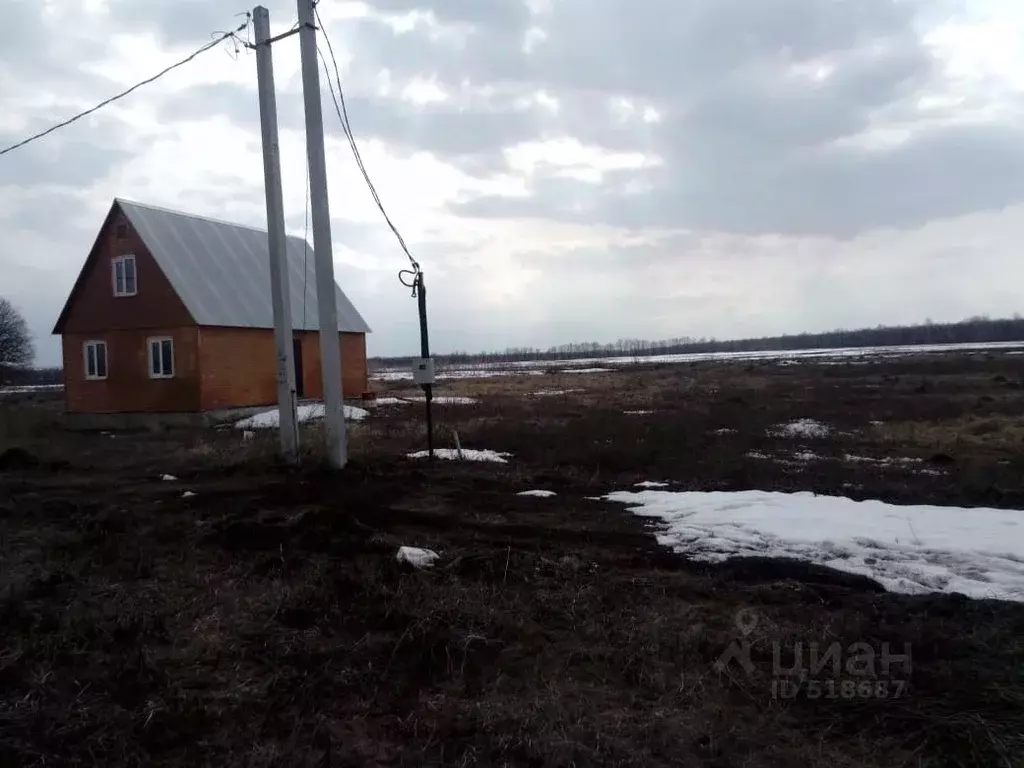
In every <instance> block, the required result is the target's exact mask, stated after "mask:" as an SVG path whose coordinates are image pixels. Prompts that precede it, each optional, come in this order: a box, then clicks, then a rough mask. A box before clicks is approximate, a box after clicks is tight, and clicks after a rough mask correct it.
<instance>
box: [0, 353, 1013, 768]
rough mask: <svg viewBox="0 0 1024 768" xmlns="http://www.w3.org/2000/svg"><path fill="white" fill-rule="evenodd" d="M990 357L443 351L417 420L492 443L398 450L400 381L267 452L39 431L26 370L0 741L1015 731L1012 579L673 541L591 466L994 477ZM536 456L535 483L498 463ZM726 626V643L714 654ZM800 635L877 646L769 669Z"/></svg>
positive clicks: (15, 467) (173, 759) (669, 752)
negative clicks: (934, 588) (293, 449)
mask: <svg viewBox="0 0 1024 768" xmlns="http://www.w3.org/2000/svg"><path fill="white" fill-rule="evenodd" d="M1022 383H1024V357H1022V356H1004V355H1000V354H975V355H969V356H968V355H963V356H944V357H926V358H908V359H903V360H886V361H883V362H877V363H855V364H850V365H819V364H800V365H780V364H777V363H763V364H762V363H759V364H754V365H747V364H692V365H675V366H663V367H657V368H630V369H625V370H621V371H617V372H614V373H595V374H566V373H561V374H558V373H555V374H547V375H541V376H517V377H507V378H491V379H484V380H456V381H450V382H445V383H444V384H443V385H442V386H441V387H439V390H440V391H439V394H440V395H443V396H470V397H474V398H477V399H478V400H479V402H478V403H476V404H472V405H441V406H437V407H436V414H437V434H438V442H439V444H442V445H445V446H448V447H450V446H452V444H453V440H454V438H453V435H452V432H453V430H457V432H458V435H459V438H460V441H461V444H462V445H463V447H466V448H489V449H493V450H498V451H506V452H509V453H511V454H512V455H511V457H509V459H508V463H507V464H472V463H456V462H442V461H438V462H435V463H434V464H430V463H428V462H426V461H421V460H411V459H408V458H406V457H405V454H406V453H407V452H409V451H414V450H418V449H421V448H423V447H425V439H424V433H423V421H422V415H423V414H422V406H421V405H415V404H406V405H398V406H378V407H377V408H376V409H374V411H373V413H372V414H371V415H370V416H369V417H368V418H367V419H366V420H365V421H363V422H361V423H358V424H351V425H350V427H351V429H350V431H349V438H350V441H351V452H352V461H351V464H350V466H349V467H348V468H347V469H346V470H345V471H344V472H343V473H340V474H333V473H331V472H328V471H326V470H324V469H322V468H320V467H319V466H318V464H317V460H316V455H315V454H316V450H315V446H316V440H317V438H318V433H317V428H316V427H309V428H305V429H304V432H303V440H304V445H306V446H309V449H308V451H307V454H306V456H305V463H304V465H303V466H302V468H300V469H287V468H283V467H280V466H278V465H277V464H276V463H275V461H274V459H273V452H274V436H273V435H265V436H262V435H261V436H259V437H258V438H257V439H256V440H253V441H245V440H242V439H241V435H240V434H239V432H238V430H232V429H226V430H211V431H207V432H202V433H199V432H162V433H146V434H131V435H127V434H116V435H114V434H91V435H81V434H71V433H68V432H65V431H64V430H63V429H62V428H61V414H60V403H59V401H54V400H53V399H52V397H49V396H44V395H29V396H8V397H5V398H3V399H0V563H2V567H0V638H2V639H0V765H3V766H16V765H46V766H51V765H103V766H121V765H156V766H159V765H174V766H198V765H211V766H234V765H238V766H242V765H245V766H271V765H275V766H277V765H280V766H374V765H379V766H385V765H386V766H396V765H409V766H435V765H437V766H439V765H452V766H470V765H510V766H543V765H561V766H569V765H576V766H584V765H615V766H657V765H666V766H667V765H687V766H690V765H692V766H715V767H718V768H725V767H727V766H728V767H730V768H740V767H741V766H742V767H744V768H757V767H760V766H780V767H782V766H784V767H787V768H788V767H791V766H796V767H799V766H828V767H829V768H845V767H846V766H851V767H852V766H917V767H918V768H924V767H929V768H937V767H939V766H978V767H979V768H981V767H984V768H994V767H997V766H1017V765H1024V605H1020V604H1016V603H1007V602H998V601H972V600H968V599H966V598H962V597H957V596H923V597H922V596H919V597H910V596H900V595H894V594H889V593H885V592H883V591H882V590H881V589H880V588H879V586H878V585H877V584H875V583H874V582H871V581H870V580H867V579H864V578H859V577H853V576H844V575H843V574H839V573H836V572H833V571H829V570H827V569H823V568H812V567H809V566H806V565H802V564H800V563H793V562H784V561H759V560H756V559H750V560H742V561H732V562H730V563H727V564H725V565H723V566H710V565H702V564H698V563H692V562H689V561H688V560H687V559H686V558H685V557H683V556H680V555H675V554H672V553H670V552H668V551H666V550H664V549H662V548H661V547H659V546H658V545H657V544H656V543H655V540H654V536H653V535H652V532H651V529H650V527H649V526H648V525H647V524H645V522H644V521H643V520H642V519H640V518H637V517H635V516H633V515H631V514H630V513H629V512H628V511H626V510H625V509H624V508H622V507H621V506H618V505H613V504H609V503H606V502H602V501H598V500H595V499H594V497H597V496H600V495H601V494H604V493H607V492H609V491H613V490H628V489H629V488H630V487H631V486H632V484H633V483H636V482H640V481H644V480H671V481H677V482H678V483H679V485H680V487H683V488H688V489H692V490H710V489H716V490H740V489H754V488H757V489H763V490H808V491H815V492H818V493H824V494H843V495H848V496H851V497H854V498H878V499H883V500H887V501H893V502H902V503H911V502H913V503H935V504H956V505H985V506H1001V507H1008V508H1016V509H1022V510H1024V450H1022V449H1024V388H1022ZM565 390H578V391H572V392H567V393H566V392H565ZM538 391H545V392H549V393H550V392H562V394H547V395H534V394H531V393H535V392H538ZM381 393H382V394H385V393H386V394H398V395H402V394H412V393H414V390H412V389H411V388H408V387H406V388H404V389H403V386H402V385H401V384H400V383H397V384H396V383H390V384H387V385H381ZM627 411H634V412H632V413H627ZM635 411H645V413H636V412H635ZM647 411H649V412H647ZM798 418H813V419H818V420H821V421H823V422H826V423H828V424H830V425H832V426H833V427H834V428H835V429H836V430H837V434H835V435H832V436H829V437H826V438H819V439H806V440H801V441H799V450H801V451H811V452H814V453H815V454H818V455H819V456H822V457H824V458H823V459H822V460H816V461H813V462H801V461H799V460H795V459H793V457H792V456H793V453H794V451H796V450H797V444H796V443H794V441H793V440H791V439H786V438H782V437H775V436H771V435H770V431H771V428H772V427H773V425H776V424H779V423H781V422H786V421H790V420H792V419H798ZM845 454H854V455H859V456H871V457H887V456H889V457H912V458H921V459H923V460H924V461H923V462H921V463H920V464H917V465H906V464H902V465H901V464H893V465H883V464H880V463H865V462H860V463H850V462H848V461H843V460H841V459H842V457H843V456H844V455H845ZM765 457H767V458H765ZM165 474H169V475H173V476H174V478H175V479H172V480H164V479H161V476H162V475H165ZM536 488H543V489H549V490H553V491H556V492H557V494H558V495H557V496H556V497H553V498H531V497H519V496H517V495H516V493H517V492H519V491H523V490H527V489H536ZM186 492H188V495H186ZM1022 514H1024V512H1022ZM400 545H410V546H418V547H428V548H431V549H434V550H436V551H437V552H438V553H439V554H440V558H439V560H438V562H437V564H436V566H435V567H434V568H433V569H430V570H415V569H413V568H411V567H409V566H406V565H402V564H399V563H398V562H397V561H396V559H395V552H396V550H397V547H398V546H400ZM737 617H739V618H740V621H739V622H738V620H737ZM749 617H754V619H756V627H754V628H753V629H750V625H749V624H744V620H749ZM741 625H743V626H746V627H747V628H748V629H750V631H749V632H748V633H747V634H744V633H743V632H741V631H740V627H741ZM741 640H742V641H745V642H747V643H748V647H749V649H750V650H749V658H750V666H749V668H744V667H743V666H742V665H727V666H724V667H720V666H716V661H719V660H720V659H721V658H722V655H723V653H725V652H726V651H727V649H729V648H730V647H734V646H735V644H736V643H738V642H739V641H741ZM812 643H819V644H820V645H821V647H826V646H828V644H831V643H839V644H840V645H841V647H842V648H843V649H847V648H849V647H850V646H851V645H852V644H855V643H860V644H862V645H866V646H868V647H870V648H871V649H874V650H875V652H876V653H877V652H879V650H880V649H882V648H883V647H884V644H886V643H887V644H889V647H890V648H891V649H892V653H894V654H902V653H904V652H905V653H906V654H907V655H908V656H909V657H910V658H909V661H908V662H906V663H903V664H900V663H897V664H895V667H894V669H890V670H880V669H878V668H874V669H873V671H872V674H871V676H870V677H869V678H867V679H868V680H869V684H868V685H867V686H866V687H865V686H863V685H862V683H863V682H864V680H865V677H863V676H861V677H857V678H856V679H855V680H854V681H853V682H851V683H849V685H853V688H852V689H851V688H842V685H843V683H846V682H848V680H849V676H850V674H851V672H850V669H848V668H844V669H840V670H835V669H829V670H826V671H825V672H820V673H818V674H817V679H818V681H819V682H820V681H821V679H822V678H826V679H825V680H824V685H825V689H824V690H822V689H821V688H819V689H818V690H817V691H815V690H813V689H812V687H809V686H804V687H802V688H801V689H799V690H797V691H796V693H793V691H792V690H790V691H789V694H786V693H785V688H784V686H783V687H782V688H780V685H781V684H780V683H779V677H778V675H777V662H776V660H775V658H774V652H773V648H781V649H782V654H783V656H786V657H787V658H788V657H789V655H791V654H796V653H797V650H796V649H797V648H798V646H802V647H804V648H806V647H809V644H812ZM844 653H846V651H844ZM784 661H785V660H784ZM790 661H792V659H790ZM897 661H898V660H897ZM845 663H846V658H845V657H844V664H845ZM790 666H792V664H790ZM836 672H838V674H832V673H836ZM829 681H832V682H834V683H835V687H834V688H833V687H832V686H831V683H830V682H829Z"/></svg>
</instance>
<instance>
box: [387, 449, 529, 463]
mask: <svg viewBox="0 0 1024 768" xmlns="http://www.w3.org/2000/svg"><path fill="white" fill-rule="evenodd" d="M406 455H407V456H408V457H409V458H410V459H425V458H427V457H428V456H430V452H429V451H416V452H415V453H408V454H406ZM511 455H512V454H511V453H502V452H500V451H491V450H488V449H486V448H484V449H475V448H463V449H462V451H458V450H456V449H455V448H435V449H434V457H435V458H438V459H444V460H445V461H459V460H462V461H493V462H495V463H498V464H507V463H508V462H507V461H506V458H507V457H509V456H511Z"/></svg>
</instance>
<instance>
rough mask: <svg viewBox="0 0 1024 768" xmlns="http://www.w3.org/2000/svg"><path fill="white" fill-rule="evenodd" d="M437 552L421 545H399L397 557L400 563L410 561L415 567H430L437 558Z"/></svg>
mask: <svg viewBox="0 0 1024 768" xmlns="http://www.w3.org/2000/svg"><path fill="white" fill-rule="evenodd" d="M437 557H438V555H437V552H435V551H434V550H432V549H420V548H419V547H399V548H398V552H397V554H395V559H396V560H397V561H398V562H400V563H409V564H410V565H411V566H413V567H414V568H429V567H430V566H432V565H433V564H434V561H435V560H437Z"/></svg>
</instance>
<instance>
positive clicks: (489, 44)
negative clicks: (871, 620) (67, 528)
mask: <svg viewBox="0 0 1024 768" xmlns="http://www.w3.org/2000/svg"><path fill="white" fill-rule="evenodd" d="M265 5H266V7H267V8H268V9H269V11H270V18H271V26H272V31H273V32H274V33H275V34H276V33H279V32H283V31H286V30H287V29H289V28H290V27H291V26H292V25H293V24H294V22H295V19H296V5H295V3H294V2H292V1H291V0H266V2H265ZM4 10H5V11H6V16H5V23H4V24H3V25H2V26H0V50H2V51H3V52H4V56H3V57H2V59H0V103H2V104H3V105H4V108H3V110H0V147H3V146H7V145H9V144H12V143H14V142H15V141H17V140H19V139H21V138H23V137H24V136H26V135H29V134H31V133H34V132H36V131H39V130H42V129H44V128H46V127H48V126H49V125H51V124H53V123H55V122H59V121H60V120H63V119H65V118H67V117H69V116H71V115H72V114H74V113H76V112H78V111H81V110H83V109H86V108H88V107H91V106H93V105H94V104H96V103H97V102H99V101H100V100H102V99H104V98H107V97H109V96H111V95H113V94H115V93H117V92H118V91H120V90H123V89H124V88H126V87H128V86H130V85H132V84H134V83H136V82H138V81H139V80H142V79H143V78H146V77H149V76H150V75H153V74H155V73H156V72H158V71H159V70H161V69H162V68H163V67H165V66H167V65H168V64H171V63H173V62H175V61H177V60H178V59H181V58H183V57H184V56H186V55H188V54H189V53H191V52H192V51H194V50H195V49H197V48H198V47H200V46H201V45H203V44H205V43H207V42H209V41H210V40H211V39H212V38H211V35H213V34H214V33H216V32H218V31H224V30H228V29H232V28H234V27H236V26H237V25H238V24H240V23H241V22H242V21H243V19H244V16H239V15H237V14H239V13H244V12H245V11H246V10H247V8H246V7H245V6H243V5H241V4H239V5H238V7H235V6H233V5H232V4H231V3H230V2H225V1H224V0H216V2H215V1H214V0H146V2H140V1H139V0H5V2H4ZM319 10H320V13H321V17H322V20H323V23H324V26H325V31H326V33H327V35H328V36H329V39H330V41H331V43H332V45H333V47H334V50H335V52H336V54H337V57H338V63H339V66H340V74H341V79H342V84H343V86H344V92H345V95H346V103H347V105H348V109H349V116H350V120H351V124H352V127H353V131H354V133H355V136H356V140H357V142H358V144H359V147H360V150H361V153H362V156H363V160H364V162H365V165H366V168H367V170H368V171H369V173H370V176H371V178H372V179H373V181H374V183H375V185H376V187H377V190H378V192H379V194H380V196H381V198H382V200H383V202H384V205H385V208H386V209H387V211H388V213H389V215H390V216H391V218H392V220H393V221H394V222H395V224H396V225H397V226H398V228H399V230H400V231H401V233H402V235H403V236H404V238H405V240H406V242H407V243H408V245H409V248H410V250H411V251H412V253H413V255H414V256H415V257H416V258H417V260H418V261H419V262H420V263H421V265H422V266H423V269H424V273H425V276H426V282H427V288H428V305H429V306H428V311H429V316H430V331H431V343H432V346H433V348H434V350H435V351H437V352H444V351H455V350H462V351H472V350H480V349H504V348H506V347H510V346H537V347H547V346H550V345H554V344H559V343H564V342H569V341H591V340H593V341H613V340H616V339H619V338H648V339H657V338H669V337H677V336H694V337H716V338H732V337H743V336H763V335H772V334H778V333H786V332H799V331H804V330H827V329H832V328H838V327H846V328H853V327H863V326H873V325H877V324H881V323H886V324H888V323H908V322H917V321H921V320H924V319H926V318H930V319H932V320H935V321H944V320H957V319H961V318H963V317H967V316H970V315H977V314H989V315H993V316H999V315H1011V314H1013V313H1015V312H1018V311H1021V310H1022V309H1024V299H1022V297H1021V291H1022V290H1024V289H1022V287H1021V286H1024V260H1022V259H1020V258H1019V257H1018V249H1019V243H1021V242H1022V241H1024V121H1022V120H1021V115H1022V112H1024V109H1022V106H1024V101H1022V88H1024V49H1022V48H1021V47H1020V46H1019V45H1018V44H1017V42H1018V40H1020V39H1021V34H1022V33H1024V8H1022V7H1020V6H1019V4H1018V3H1014V2H1011V1H1010V0H970V2H969V3H968V2H967V0H828V1H825V0H686V2H679V0H673V1H672V2H669V0H629V1H627V0H586V1H585V2H584V0H487V2H476V1H475V0H366V1H365V2H341V0H321V2H320V5H319ZM323 42H324V41H323V39H322V35H321V44H323ZM273 50H274V67H275V76H276V85H277V98H278V110H279V124H280V132H281V156H282V173H283V182H284V195H285V210H286V220H287V226H288V229H289V231H290V232H291V233H293V234H298V235H300V236H301V235H303V234H305V232H306V226H305V207H306V197H305V182H306V176H305V174H306V166H305V134H304V127H303V126H304V123H303V120H304V118H303V111H302V90H301V79H300V75H299V48H298V39H297V37H295V36H293V37H290V38H288V39H286V40H282V41H280V42H278V43H276V44H275V45H274V49H273ZM321 86H322V91H323V98H324V129H325V134H326V147H327V163H328V175H329V183H328V187H329V201H330V207H331V220H332V242H333V251H334V259H335V274H336V278H337V280H338V282H339V284H340V285H341V286H342V288H343V289H344V290H345V292H346V293H347V294H348V295H349V297H350V298H351V299H352V300H353V302H354V303H355V304H356V306H357V307H358V308H359V309H360V311H361V312H362V314H363V315H364V317H365V318H366V320H367V322H368V323H369V324H370V326H371V328H372V329H373V333H372V334H371V335H370V336H369V337H368V352H369V354H370V355H400V354H414V353H416V352H417V350H418V342H419V334H418V326H417V316H416V302H415V300H414V299H413V298H412V297H411V296H410V293H409V290H408V289H407V288H405V287H403V286H402V285H401V284H400V283H399V281H398V274H397V273H398V270H399V269H401V268H403V267H404V266H405V265H406V264H407V262H406V257H405V255H404V254H403V253H402V251H401V249H400V248H399V246H398V244H397V242H396V240H395V238H394V236H393V235H392V233H391V231H390V230H389V229H388V227H387V225H386V224H385V223H384V220H383V218H382V217H381V215H380V212H379V211H378V210H377V208H376V206H375V204H374V203H373V200H372V198H371V196H370V194H369V192H368V190H367V189H366V186H365V184H364V182H363V181H362V178H361V177H360V175H359V173H358V171H357V169H356V166H355V164H354V162H353V160H352V157H351V153H350V151H349V149H348V145H347V143H346V141H345V139H344V135H343V133H342V131H341V124H340V122H339V120H338V119H337V116H336V115H335V112H334V107H333V105H332V102H331V100H330V95H329V93H328V92H327V83H326V80H325V79H324V80H323V82H322V83H321ZM118 196H119V197H125V198H129V199H133V200H137V201H140V202H145V203H151V204H155V205H161V206H167V207H171V208H175V209H179V210H185V211H188V212H191V213H196V214H200V215H205V216H211V217H215V218H221V219H227V220H230V221H237V222H239V223H244V224H250V225H254V226H265V225H266V208H265V202H264V183H263V168H262V155H261V143H260V126H259V106H258V100H257V95H256V61H255V55H254V54H253V53H252V52H250V51H248V50H246V49H244V48H243V49H240V50H235V49H234V48H233V46H232V45H230V44H224V45H221V46H219V47H217V48H215V49H212V50H210V51H208V52H207V53H205V54H203V55H202V56H200V57H198V58H196V59H195V60H194V61H193V62H191V63H190V64H187V65H185V66H184V67H181V68H179V69H177V70H175V71H174V72H172V73H171V74H169V75H167V76H166V77H163V78H161V79H160V80H158V81H157V82H155V83H153V84H151V85H148V86H145V87H143V88H141V89H139V90H138V91H136V92H135V93H133V94H132V95H130V96H128V97H127V98H125V99H123V100H121V101H118V102H116V103H115V104H113V105H111V106H110V107H107V108H105V109H102V110H100V111H98V112H97V113H95V114H94V115H92V116H91V117H89V118H86V119H83V120H81V121H79V122H77V123H74V124H73V125H71V126H68V127H67V128H64V129H61V130H59V131H56V132H54V133H52V134H50V135H49V136H46V137H45V138H43V139H40V140H39V141H36V142H33V143H31V144H29V145H27V146H25V147H24V148H22V149H19V150H17V151H15V152H11V153H9V154H7V155H4V156H2V157H0V296H6V297H8V298H10V299H11V300H12V301H14V302H15V304H16V305H17V306H18V307H19V308H20V309H21V310H22V312H23V313H24V315H25V316H26V318H27V320H28V323H29V326H30V329H31V331H32V333H33V335H34V337H35V341H36V346H37V350H38V358H37V362H38V363H39V364H42V365H50V364H57V363H58V362H59V360H60V342H59V339H58V338H57V337H53V336H51V331H52V328H53V324H54V322H55V320H56V318H57V315H58V314H59V312H60V309H61V307H62V305H63V303H64V301H65V299H66V297H67V294H68V292H69V290H70V288H71V286H72V284H73V283H74V280H75V278H76V276H77V274H78V272H79V269H80V268H81V265H82V263H83V261H84V260H85V258H86V256H87V255H88V252H89V249H90V247H91V245H92V243H93V241H94V239H95V237H96V234H97V232H98V229H99V227H100V225H101V223H102V220H103V217H104V215H105V214H106V211H107V210H108V208H109V206H110V204H111V201H112V199H113V198H114V197H118ZM310 238H312V232H310Z"/></svg>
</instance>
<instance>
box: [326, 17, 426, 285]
mask: <svg viewBox="0 0 1024 768" xmlns="http://www.w3.org/2000/svg"><path fill="white" fill-rule="evenodd" d="M313 12H314V13H315V14H316V20H317V24H318V25H319V26H320V29H321V31H322V32H323V33H324V40H325V41H326V42H327V50H328V53H330V56H331V63H332V65H333V67H334V77H335V79H336V80H337V84H338V92H337V95H335V92H334V82H333V81H332V79H331V73H330V71H329V70H328V68H327V60H326V59H325V58H324V54H323V51H321V50H320V49H319V47H318V48H317V53H319V55H320V61H321V62H322V63H323V66H324V73H325V74H326V75H327V85H328V87H329V88H330V90H331V100H332V101H333V102H334V110H335V112H337V114H338V120H340V121H341V128H342V131H344V133H345V138H346V139H348V145H349V148H350V149H351V150H352V156H353V157H354V158H355V161H356V166H357V167H358V168H359V172H360V173H361V174H362V176H363V180H364V181H366V186H367V187H368V188H369V190H370V194H371V195H372V196H373V201H374V202H375V203H376V204H377V208H379V209H380V212H381V215H383V216H384V221H386V222H387V225H388V227H389V228H390V229H391V232H392V233H393V234H394V235H395V239H396V240H398V244H399V245H400V246H401V248H402V251H403V252H404V253H405V255H406V257H408V259H409V263H410V264H411V265H412V269H411V270H407V269H404V270H401V271H400V272H399V275H398V277H399V280H401V281H402V284H403V285H405V286H406V287H408V288H412V289H413V295H415V293H416V281H415V278H416V275H418V274H419V272H420V265H419V264H418V263H417V262H416V259H414V258H413V257H412V254H411V253H410V252H409V248H408V246H407V245H406V244H405V238H403V237H402V234H401V232H399V231H398V228H397V227H396V226H395V224H394V222H392V221H391V217H390V216H388V212H387V211H386V210H385V208H384V203H383V202H382V201H381V199H380V195H378V194H377V188H376V187H375V186H374V185H373V181H372V180H371V179H370V174H369V172H368V171H367V170H366V166H365V164H364V163H363V158H362V155H361V154H360V152H359V146H358V145H357V144H356V139H355V136H354V135H353V133H352V125H351V123H350V122H349V119H348V109H347V107H346V106H345V93H344V91H343V90H342V87H341V73H340V72H339V70H338V60H337V59H336V58H335V56H334V46H332V45H331V38H330V36H329V35H328V34H327V30H326V28H325V27H324V24H323V22H322V21H321V20H320V13H319V11H317V10H316V9H315V8H314V9H313ZM407 274H411V275H413V282H412V283H406V282H405V280H404V279H402V276H403V275H407Z"/></svg>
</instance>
